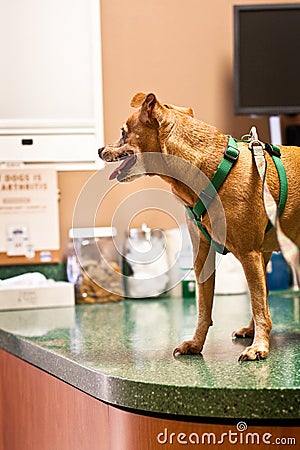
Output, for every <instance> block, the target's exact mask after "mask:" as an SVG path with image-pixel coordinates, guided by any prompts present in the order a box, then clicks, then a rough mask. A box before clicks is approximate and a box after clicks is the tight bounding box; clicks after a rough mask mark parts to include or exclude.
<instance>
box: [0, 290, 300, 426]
mask: <svg viewBox="0 0 300 450" xmlns="http://www.w3.org/2000/svg"><path fill="white" fill-rule="evenodd" d="M299 300H300V299H299V297H298V296H296V295H295V296H286V297H284V296H281V295H277V296H271V297H270V309H271V314H272V318H273V331H272V337H271V353H270V356H269V357H268V358H267V359H266V360H265V361H257V362H245V363H243V364H240V363H238V361H237V359H238V356H239V354H240V353H241V351H242V349H243V347H244V346H245V345H249V340H244V341H241V340H237V341H232V339H231V333H232V331H233V330H234V329H236V328H239V327H240V326H242V325H244V324H246V323H247V321H248V320H249V317H250V308H249V299H248V297H247V295H241V296H217V297H216V299H215V304H214V326H213V327H211V329H210V331H209V334H208V339H207V342H206V345H205V347H204V351H203V357H201V356H199V357H198V356H181V357H178V358H176V359H175V358H173V356H172V351H173V348H174V347H176V346H177V344H179V343H180V342H181V341H182V340H183V339H187V338H190V337H191V335H192V334H193V330H194V326H195V321H196V305H195V301H194V300H189V299H186V300H183V299H180V298H170V299H161V300H139V301H134V300H131V301H129V300H126V301H123V302H119V303H115V304H100V305H80V306H79V305H78V306H76V307H74V308H73V307H68V308H57V309H44V310H43V309H41V310H27V311H26V310H24V311H6V312H1V313H0V329H1V331H0V346H1V347H2V348H3V349H4V350H7V351H9V352H11V353H13V354H14V355H16V356H18V357H20V358H22V359H23V360H25V361H28V362H29V363H32V364H34V365H36V366H37V367H39V368H41V369H43V370H45V371H47V372H49V373H51V374H53V375H55V376H56V377H58V378H60V379H62V380H64V381H66V382H68V383H69V384H71V385H73V386H75V387H77V388H79V389H81V390H82V391H84V392H86V393H88V394H90V395H92V396H94V397H96V398H98V399H100V400H103V401H106V402H109V403H111V404H114V405H119V406H123V407H127V408H132V409H135V410H140V411H149V412H150V413H151V412H154V413H165V414H179V415H186V416H201V417H210V418H211V417H213V418H219V419H220V418H221V419H222V418H243V419H247V418H248V419H250V418H258V419H262V418H264V419H276V418H280V419H292V418H299V417H300V392H299V386H300V345H299V344H300V339H299V338H300V326H299V305H300V301H299Z"/></svg>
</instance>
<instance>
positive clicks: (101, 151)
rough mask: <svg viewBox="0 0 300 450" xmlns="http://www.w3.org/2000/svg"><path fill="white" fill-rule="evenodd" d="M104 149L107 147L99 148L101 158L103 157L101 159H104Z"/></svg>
mask: <svg viewBox="0 0 300 450" xmlns="http://www.w3.org/2000/svg"><path fill="white" fill-rule="evenodd" d="M104 150H105V147H102V148H99V150H98V155H99V158H101V159H102V153H103V151H104Z"/></svg>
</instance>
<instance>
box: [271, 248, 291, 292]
mask: <svg viewBox="0 0 300 450" xmlns="http://www.w3.org/2000/svg"><path fill="white" fill-rule="evenodd" d="M291 279H292V274H291V269H290V268H289V266H288V264H287V263H286V262H285V259H284V258H283V256H282V254H281V253H280V252H279V253H275V252H274V253H273V254H272V257H271V259H270V262H269V264H268V265H267V283H268V288H269V290H270V291H282V290H284V289H288V288H289V287H290V286H291Z"/></svg>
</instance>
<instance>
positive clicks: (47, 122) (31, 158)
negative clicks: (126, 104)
mask: <svg viewBox="0 0 300 450" xmlns="http://www.w3.org/2000/svg"><path fill="white" fill-rule="evenodd" d="M99 3H100V1H99V0H75V1H74V0H44V1H42V2H41V1H39V0H23V1H19V2H16V1H11V2H10V1H8V2H4V3H3V5H2V7H1V15H0V54H1V71H0V98H1V104H0V153H1V160H2V161H3V160H4V161H5V160H8V161H24V162H49V161H51V162H53V161H54V162H79V161H95V160H96V159H97V148H99V146H100V145H101V144H102V142H103V125H102V86H101V78H102V77H101V72H102V71H101V52H100V47H101V45H100V5H99Z"/></svg>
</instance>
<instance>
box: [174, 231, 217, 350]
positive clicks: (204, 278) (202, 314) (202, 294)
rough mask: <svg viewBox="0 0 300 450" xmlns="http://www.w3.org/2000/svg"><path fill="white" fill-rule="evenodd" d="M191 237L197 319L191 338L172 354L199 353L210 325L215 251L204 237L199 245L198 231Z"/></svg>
mask: <svg viewBox="0 0 300 450" xmlns="http://www.w3.org/2000/svg"><path fill="white" fill-rule="evenodd" d="M189 228H190V227H189ZM190 232H191V230H190ZM191 238H192V242H193V248H194V255H196V256H195V263H194V268H195V275H196V280H197V300H198V321H197V326H196V330H195V333H194V336H193V338H192V339H191V340H189V341H184V342H183V343H182V344H180V345H179V346H178V347H177V348H175V350H174V352H173V354H174V356H176V355H179V354H181V355H192V354H193V355H194V354H199V353H201V351H202V348H203V345H204V342H205V338H206V335H207V331H208V329H209V327H210V326H211V325H212V319H211V311H212V305H213V298H214V285H215V251H214V250H213V249H212V248H211V247H210V244H209V242H208V241H207V240H206V239H205V238H201V243H200V247H199V234H198V232H197V238H195V237H194V233H193V232H191ZM195 239H196V240H197V242H196V241H195ZM197 247H198V249H197Z"/></svg>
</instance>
